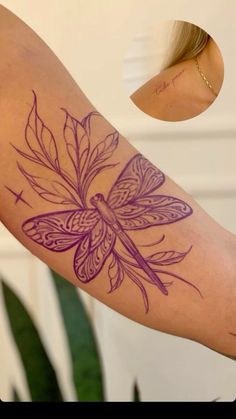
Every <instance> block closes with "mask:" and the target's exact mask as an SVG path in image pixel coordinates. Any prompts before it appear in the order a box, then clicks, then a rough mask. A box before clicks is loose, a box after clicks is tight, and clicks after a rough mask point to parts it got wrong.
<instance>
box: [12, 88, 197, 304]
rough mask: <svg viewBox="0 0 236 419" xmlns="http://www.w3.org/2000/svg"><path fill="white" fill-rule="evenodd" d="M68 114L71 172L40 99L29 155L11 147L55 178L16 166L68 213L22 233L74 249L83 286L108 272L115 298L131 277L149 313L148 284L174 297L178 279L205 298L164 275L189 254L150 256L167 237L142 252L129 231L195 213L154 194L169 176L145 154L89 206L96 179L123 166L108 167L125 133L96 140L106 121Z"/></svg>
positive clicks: (33, 221) (41, 218)
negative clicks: (45, 119) (98, 126)
mask: <svg viewBox="0 0 236 419" xmlns="http://www.w3.org/2000/svg"><path fill="white" fill-rule="evenodd" d="M33 93H34V92H33ZM63 112H65V123H64V129H63V140H64V145H65V150H66V153H67V155H68V159H69V161H70V163H71V169H72V170H71V171H67V170H65V169H64V168H63V167H62V165H61V162H60V156H59V150H58V147H57V142H56V140H55V137H54V135H53V133H52V131H51V130H50V129H49V128H48V127H47V126H46V125H45V124H44V122H43V120H42V119H41V117H40V116H39V113H38V100H37V96H36V94H35V93H34V103H33V106H32V109H31V111H30V113H29V116H28V120H27V124H26V128H25V141H26V145H27V148H28V151H27V152H25V151H23V150H20V149H18V148H17V147H15V146H13V147H14V148H15V149H16V151H17V152H18V154H19V155H20V156H21V157H22V158H24V160H28V161H30V162H31V163H33V164H35V165H40V166H43V167H44V168H45V169H47V171H48V172H49V171H51V172H54V175H56V180H48V178H41V177H39V176H35V175H33V174H32V173H29V171H27V170H26V169H25V168H24V167H23V166H22V165H21V163H19V162H18V168H19V170H20V172H21V174H22V175H23V176H24V177H25V178H26V180H27V181H28V183H29V185H30V186H31V187H32V188H33V190H34V191H35V192H36V193H37V194H38V195H39V196H40V197H41V198H42V199H44V200H47V201H49V202H52V203H55V204H58V205H61V206H62V205H63V206H64V207H65V206H67V207H69V209H65V210H60V211H59V210H57V211H54V212H50V213H46V214H40V215H38V216H36V217H33V218H30V219H27V220H26V221H25V222H24V223H23V225H22V229H23V232H24V233H25V234H26V235H27V236H28V238H30V239H31V240H33V241H34V242H36V243H37V244H39V245H41V246H43V247H44V248H46V249H48V250H51V251H53V252H64V251H67V250H69V249H71V248H75V253H74V262H73V268H74V272H75V275H76V277H77V278H78V280H79V281H81V282H83V283H89V282H90V281H92V280H94V279H95V278H96V276H97V275H98V274H99V273H100V272H101V271H102V270H104V275H105V272H107V274H108V277H109V280H110V290H109V292H113V291H115V290H117V289H118V288H119V287H120V286H121V285H122V283H123V281H124V279H125V277H126V278H129V279H130V280H131V281H132V282H133V283H134V284H135V285H136V286H137V287H138V288H139V289H140V291H141V294H142V297H143V302H144V306H145V311H146V312H148V310H149V301H148V295H147V291H146V288H145V285H144V284H145V282H146V281H147V282H148V283H149V284H152V285H154V286H156V287H157V288H159V290H160V291H161V292H162V293H163V294H164V295H168V287H170V286H171V285H172V284H173V281H174V279H177V280H180V281H182V282H184V283H185V284H188V285H189V286H191V287H192V288H194V289H195V290H196V291H197V292H198V293H199V294H200V295H201V293H200V291H199V289H198V288H197V287H196V286H195V285H194V284H192V283H191V282H189V281H188V280H186V279H184V278H182V277H181V276H179V275H177V274H175V273H173V272H169V271H167V270H165V269H163V268H161V267H164V266H168V265H173V264H176V263H180V262H181V261H182V260H183V259H184V258H185V257H186V255H187V254H188V253H189V252H190V251H191V247H190V249H188V250H187V251H186V252H176V251H174V250H169V251H154V252H153V253H152V254H149V255H148V256H147V255H145V256H144V255H143V253H144V252H142V251H141V250H140V248H141V247H146V248H148V247H152V248H154V249H155V248H156V246H159V245H160V244H161V243H162V242H164V239H165V236H163V237H162V238H161V239H160V240H159V241H157V242H156V243H152V244H149V245H144V246H140V245H137V244H135V242H134V240H133V239H131V237H130V235H129V231H137V230H144V229H147V228H150V227H154V226H163V225H167V224H171V223H175V222H177V221H180V220H183V219H185V218H187V217H189V216H190V215H191V214H192V209H191V207H190V206H189V205H188V204H187V203H185V202H184V201H182V200H180V199H178V198H175V197H173V196H167V195H161V194H160V195H159V194H158V195H157V194H155V192H156V190H157V189H159V188H160V187H161V186H162V185H163V184H164V182H165V175H164V174H163V173H162V172H161V171H160V170H158V169H157V168H156V167H155V166H154V165H153V164H151V163H150V162H149V161H148V160H147V159H145V158H144V157H143V156H142V155H141V154H137V155H135V156H134V157H133V158H132V159H131V160H130V161H129V162H128V163H127V164H126V165H125V167H124V168H123V170H122V171H121V172H120V175H119V176H118V178H117V180H116V181H115V183H114V185H113V186H112V188H111V190H110V191H109V193H108V195H107V197H106V198H105V197H104V195H103V194H101V193H97V194H96V195H94V196H92V197H90V199H89V196H88V191H89V188H90V186H91V183H92V182H93V180H94V179H95V177H97V176H99V175H100V174H101V173H102V172H103V171H104V170H108V169H111V168H113V167H115V166H116V165H117V164H115V163H108V161H109V160H110V159H111V157H112V156H113V153H114V152H115V151H116V149H117V147H118V144H119V134H118V132H117V131H115V132H113V133H111V134H108V135H106V136H105V138H97V136H98V134H97V132H96V130H95V129H94V128H93V127H94V126H96V123H97V122H98V121H100V123H101V121H104V120H103V118H102V116H101V115H100V114H99V113H97V112H92V113H90V114H89V115H87V116H86V117H85V118H84V119H83V120H78V119H76V118H75V117H73V116H72V115H71V114H70V113H69V112H68V111H67V110H65V109H63ZM92 139H93V140H94V139H95V140H96V141H93V142H92ZM93 143H95V145H94V146H92V144H93ZM50 179H51V177H50ZM120 249H122V250H120ZM105 267H106V270H105ZM165 276H168V277H171V278H172V282H165V281H164V280H163V279H162V278H163V277H165Z"/></svg>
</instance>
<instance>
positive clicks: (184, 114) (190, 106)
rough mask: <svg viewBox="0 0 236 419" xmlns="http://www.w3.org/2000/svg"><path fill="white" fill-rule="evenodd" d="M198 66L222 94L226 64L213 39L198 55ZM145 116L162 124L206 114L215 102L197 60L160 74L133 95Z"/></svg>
mask: <svg viewBox="0 0 236 419" xmlns="http://www.w3.org/2000/svg"><path fill="white" fill-rule="evenodd" d="M198 62H199V67H200V69H201V71H202V72H203V74H204V75H205V77H206V78H207V80H208V81H209V82H210V84H211V85H212V87H213V89H214V92H215V93H216V94H219V92H220V89H221V87H222V83H223V77H224V63H223V59H222V55H221V53H220V50H219V48H218V46H217V45H216V43H215V42H214V40H213V39H212V38H209V41H208V43H207V45H206V47H205V48H204V50H203V51H202V52H201V53H200V54H199V56H198ZM131 99H132V101H133V102H134V104H135V105H136V106H137V107H138V108H139V109H141V110H142V111H143V112H145V113H146V114H148V115H150V116H152V117H154V118H157V119H161V120H163V121H170V122H174V121H183V120H186V119H190V118H193V117H195V116H197V115H199V114H200V113H202V112H204V111H205V110H206V109H207V108H208V107H209V106H210V105H211V104H212V103H213V102H214V101H215V99H216V96H215V94H214V93H213V92H212V90H211V89H209V87H208V86H207V85H206V83H205V82H204V80H203V79H202V77H201V76H200V74H199V71H198V69H197V66H196V62H195V60H194V59H191V60H185V61H183V62H181V63H178V64H175V65H173V66H172V67H170V68H167V69H165V70H163V71H161V72H160V73H159V74H157V75H156V76H154V77H153V78H152V79H151V80H149V81H148V82H147V83H145V84H144V85H143V86H141V87H140V88H139V89H138V90H137V91H136V92H135V93H133V95H132V96H131Z"/></svg>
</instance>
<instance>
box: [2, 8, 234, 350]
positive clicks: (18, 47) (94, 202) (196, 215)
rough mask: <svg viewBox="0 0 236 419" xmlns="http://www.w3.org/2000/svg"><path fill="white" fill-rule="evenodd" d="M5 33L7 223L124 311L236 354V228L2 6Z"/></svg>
mask: <svg viewBox="0 0 236 419" xmlns="http://www.w3.org/2000/svg"><path fill="white" fill-rule="evenodd" d="M0 33H1V39H2V43H1V54H2V57H4V59H2V60H1V64H0V76H1V85H2V88H1V101H0V112H1V124H0V150H1V166H0V202H1V205H0V219H1V221H2V222H3V224H4V225H5V226H6V227H7V228H8V229H9V230H10V231H11V232H12V234H13V235H14V236H15V237H17V239H18V240H19V241H21V242H22V243H23V245H24V246H25V247H27V248H28V249H29V250H30V251H31V252H32V253H33V254H34V255H36V256H37V257H39V258H40V259H41V260H43V261H44V262H45V263H46V264H48V265H49V266H50V267H52V268H53V269H54V270H55V271H57V272H59V273H60V274H61V275H62V276H64V278H65V279H67V280H68V281H70V282H71V283H73V284H74V285H75V286H77V287H80V288H81V289H83V290H84V291H86V292H88V293H89V294H90V295H92V296H93V297H95V298H97V299H98V300H100V301H102V302H103V303H104V304H106V305H107V306H109V307H111V308H112V309H114V310H116V311H118V312H120V313H121V314H123V315H124V316H126V317H128V318H130V319H133V320H135V321H136V322H139V323H141V324H143V325H145V326H148V327H151V328H154V329H158V330H160V331H164V332H166V333H170V334H174V335H178V336H182V337H185V338H188V339H192V340H195V341H197V342H199V343H202V344H204V345H206V346H209V347H210V348H212V349H214V350H216V351H219V352H222V353H225V354H227V355H228V356H232V357H234V356H236V339H235V336H233V334H234V333H236V322H235V318H236V307H235V299H236V285H235V284H236V282H235V281H236V266H235V265H236V262H235V258H234V255H235V250H236V242H235V236H234V235H233V234H231V233H230V232H228V231H226V230H225V229H223V228H222V227H221V226H220V225H218V224H217V223H216V222H215V221H214V220H213V219H211V218H210V217H209V216H208V215H207V214H206V212H205V211H204V210H203V209H201V208H200V207H199V205H198V204H197V203H196V202H195V201H194V200H193V199H192V198H191V197H190V196H189V195H188V194H186V193H185V192H184V191H183V190H182V189H181V188H180V187H178V186H177V185H176V184H175V183H174V182H173V181H172V180H171V179H170V178H168V176H165V175H164V174H163V173H162V172H160V171H159V170H158V169H157V168H155V167H154V166H153V165H152V164H151V163H150V162H148V161H147V160H146V159H145V158H144V157H142V156H141V155H140V154H139V153H138V151H137V150H136V149H135V148H134V147H133V146H131V145H130V144H129V142H128V141H127V140H126V139H125V138H123V137H122V136H120V135H119V134H118V132H117V131H116V130H115V129H114V128H113V127H112V126H111V125H110V124H109V123H108V122H107V121H106V120H105V119H103V118H102V117H101V116H100V115H99V114H97V113H94V112H96V110H95V109H94V107H93V106H92V104H91V103H90V102H89V101H88V99H87V98H86V97H85V95H84V94H83V92H82V91H81V90H80V88H79V87H78V86H77V85H76V83H75V81H74V80H73V79H72V78H71V76H70V75H69V74H68V72H67V71H66V69H65V68H64V66H63V65H62V63H61V62H60V61H59V60H58V59H57V58H56V56H55V55H54V54H53V53H52V51H50V50H49V48H48V47H47V46H46V45H45V43H44V42H43V41H42V40H41V39H39V37H38V36H37V35H36V34H35V33H33V31H32V30H31V29H30V28H29V27H27V26H26V25H25V24H24V23H23V22H22V21H20V20H19V19H18V18H17V17H16V16H14V15H13V14H12V13H10V12H9V11H8V10H6V9H5V8H3V7H1V8H0ZM3 40H4V42H3ZM107 94H109V93H107ZM76 147H77V148H78V150H77V148H76ZM167 152H168V150H167ZM104 165H105V166H109V167H107V168H106V170H104V171H103V170H102V167H103V166H104ZM84 167H85V168H86V170H85V169H83V168H84ZM130 197H132V199H131V198H130ZM122 202H123V204H122ZM122 205H123V206H122ZM98 242H99V243H100V244H99V243H98ZM96 246H97V247H96ZM94 249H95V251H94ZM125 260H126V262H125ZM127 261H128V262H127ZM122 269H123V271H122ZM32 281H33V278H32ZM109 291H110V292H109ZM111 291H112V292H111Z"/></svg>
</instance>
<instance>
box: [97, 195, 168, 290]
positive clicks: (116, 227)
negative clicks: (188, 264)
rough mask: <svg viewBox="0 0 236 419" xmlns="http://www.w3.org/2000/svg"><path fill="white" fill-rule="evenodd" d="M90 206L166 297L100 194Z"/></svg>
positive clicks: (158, 282)
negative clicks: (96, 211)
mask: <svg viewBox="0 0 236 419" xmlns="http://www.w3.org/2000/svg"><path fill="white" fill-rule="evenodd" d="M90 202H91V204H92V205H93V206H94V207H95V208H96V209H97V210H98V212H99V214H100V216H101V218H102V219H103V220H104V221H105V223H106V224H108V225H109V226H110V227H111V229H112V230H113V232H114V233H115V234H116V236H118V237H119V239H120V241H121V243H122V244H123V246H124V247H125V248H126V249H127V250H128V252H129V253H130V254H131V255H132V256H133V258H134V259H135V260H136V261H137V263H138V265H139V266H140V267H141V268H142V269H143V270H144V271H145V272H146V274H147V275H148V277H149V278H150V280H151V282H152V283H153V284H155V285H157V286H158V288H159V289H160V290H161V291H162V292H163V294H165V295H168V291H167V289H166V288H165V286H164V284H163V282H162V281H161V280H160V279H159V278H158V276H157V275H156V273H155V272H154V271H153V270H152V269H151V268H150V266H149V265H148V264H147V262H146V261H145V260H144V258H143V256H142V255H141V253H140V252H139V250H138V248H137V246H136V245H135V244H134V242H133V241H132V240H131V238H130V237H129V236H128V234H127V233H126V232H125V231H124V229H123V228H122V226H121V224H120V222H119V221H118V220H117V218H116V216H115V213H114V211H113V210H112V208H110V206H109V204H108V203H107V202H106V201H105V199H104V196H103V195H102V194H96V195H95V196H93V197H92V198H91V200H90Z"/></svg>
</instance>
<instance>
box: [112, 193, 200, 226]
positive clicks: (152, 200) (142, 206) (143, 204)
mask: <svg viewBox="0 0 236 419" xmlns="http://www.w3.org/2000/svg"><path fill="white" fill-rule="evenodd" d="M192 212H193V211H192V208H191V207H190V206H189V205H188V204H186V203H185V202H184V201H181V200H180V199H178V198H175V197H172V196H165V195H151V196H146V197H145V198H139V199H137V200H136V202H135V204H133V205H125V206H124V207H121V208H117V209H116V210H115V214H116V217H117V218H118V220H119V222H120V224H121V225H122V227H123V229H124V230H140V229H144V228H148V227H152V226H158V225H165V224H171V223H175V222H176V221H180V220H182V219H184V218H186V217H188V216H189V215H191V214H192Z"/></svg>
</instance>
